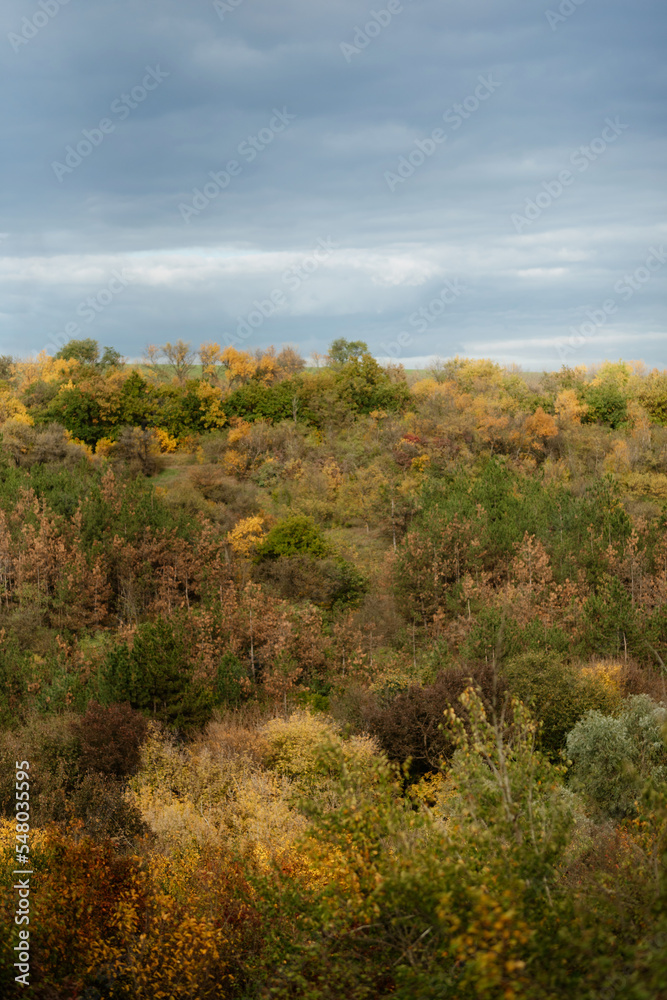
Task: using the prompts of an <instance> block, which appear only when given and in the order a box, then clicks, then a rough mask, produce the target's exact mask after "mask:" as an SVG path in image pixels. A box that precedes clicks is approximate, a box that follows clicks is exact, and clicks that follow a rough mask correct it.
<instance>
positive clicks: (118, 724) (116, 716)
mask: <svg viewBox="0 0 667 1000" xmlns="http://www.w3.org/2000/svg"><path fill="white" fill-rule="evenodd" d="M71 730H72V733H73V734H74V736H75V737H76V738H77V739H78V742H79V746H80V748H81V757H80V766H81V768H82V770H83V771H84V772H94V773H95V774H103V775H108V776H109V777H113V778H118V779H119V780H123V779H125V778H128V777H130V775H132V774H136V772H137V770H138V768H139V764H140V762H141V746H142V743H143V742H144V740H145V739H146V735H147V732H148V723H147V722H146V719H145V718H144V717H143V715H142V714H141V712H137V711H135V710H134V709H133V708H131V707H130V705H129V704H113V705H109V706H103V705H98V704H97V703H96V702H91V704H90V705H89V706H88V709H87V711H86V714H85V715H83V716H82V717H81V718H80V719H75V720H74V721H73V722H72V724H71Z"/></svg>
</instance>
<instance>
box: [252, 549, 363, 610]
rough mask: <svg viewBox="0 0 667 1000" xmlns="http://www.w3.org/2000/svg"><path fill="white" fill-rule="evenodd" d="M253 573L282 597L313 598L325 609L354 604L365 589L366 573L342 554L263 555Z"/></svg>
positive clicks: (352, 605) (311, 599) (289, 598)
mask: <svg viewBox="0 0 667 1000" xmlns="http://www.w3.org/2000/svg"><path fill="white" fill-rule="evenodd" d="M262 548H263V547H262ZM254 575H255V578H256V579H257V580H259V581H261V582H262V583H268V584H270V585H272V586H273V587H275V589H276V591H277V592H278V594H279V595H280V596H281V597H282V598H285V599H287V600H308V601H312V603H313V604H316V605H318V607H321V608H325V609H326V610H333V609H335V608H338V609H340V608H344V607H354V606H355V605H357V604H358V603H359V601H360V600H361V598H362V597H363V595H364V594H365V593H366V592H367V590H368V581H367V580H366V579H365V577H364V576H363V575H362V574H361V573H360V572H359V571H358V570H357V569H356V568H355V567H354V566H353V564H352V563H350V562H348V561H347V560H346V559H341V558H338V559H324V558H321V559H316V558H314V557H313V556H312V555H293V556H286V555H282V556H279V557H278V558H276V559H264V560H263V561H262V562H261V563H260V565H259V566H258V567H257V568H256V570H255V574H254Z"/></svg>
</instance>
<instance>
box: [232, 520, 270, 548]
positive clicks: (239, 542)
mask: <svg viewBox="0 0 667 1000" xmlns="http://www.w3.org/2000/svg"><path fill="white" fill-rule="evenodd" d="M263 537H264V518H263V517H260V516H259V515H255V516H253V517H245V518H243V520H242V521H239V522H238V524H237V525H236V526H235V527H234V528H232V530H231V531H230V532H229V533H228V534H227V541H228V542H229V544H230V545H231V547H232V548H233V550H234V552H236V554H237V555H239V556H245V557H246V558H248V557H249V556H250V555H252V553H253V551H254V550H255V548H256V547H257V545H259V543H260V542H261V540H262V538H263Z"/></svg>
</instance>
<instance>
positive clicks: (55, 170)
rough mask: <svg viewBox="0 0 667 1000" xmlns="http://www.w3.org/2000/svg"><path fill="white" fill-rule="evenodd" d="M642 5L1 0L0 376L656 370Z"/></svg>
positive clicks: (657, 186)
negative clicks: (143, 363)
mask: <svg viewBox="0 0 667 1000" xmlns="http://www.w3.org/2000/svg"><path fill="white" fill-rule="evenodd" d="M666 21H667V8H665V5H664V0H554V2H553V3H552V4H551V6H550V5H549V3H548V2H546V0H545V2H542V0H502V2H500V0H389V2H386V0H377V2H376V3H375V4H373V3H371V2H368V3H366V2H365V0H335V2H329V3H324V2H317V0H216V2H213V0H191V2H189V3H186V2H185V0H114V2H113V3H110V2H108V0H104V2H103V0H67V2H65V3H64V2H63V0H4V3H3V5H2V10H1V11H0V44H1V45H3V46H4V54H3V59H2V61H1V65H2V70H1V72H2V75H3V77H4V79H3V81H2V82H3V95H4V100H3V105H2V115H3V117H4V122H3V139H4V147H5V155H4V157H3V160H2V184H1V186H0V190H1V192H2V201H3V206H2V215H1V217H0V230H1V231H2V235H1V236H0V254H2V258H1V259H0V289H1V295H2V300H1V303H0V353H5V354H14V355H22V356H26V355H27V354H29V353H30V352H37V351H39V350H42V349H46V350H47V351H48V352H49V353H54V352H55V350H56V349H57V347H58V346H59V345H60V344H62V343H63V342H64V341H65V340H67V339H69V336H71V335H75V336H78V337H94V338H95V339H97V340H99V341H100V343H102V344H109V345H113V346H115V347H116V348H118V349H119V350H120V351H121V352H122V353H123V354H125V355H126V356H128V357H140V356H141V354H142V352H143V349H144V347H145V345H146V344H147V343H158V344H159V343H164V342H165V341H167V340H174V339H176V338H178V337H182V338H184V339H186V340H190V341H192V342H193V344H195V345H198V344H199V343H201V342H203V341H210V340H214V341H217V342H218V343H221V344H224V343H235V344H237V345H238V346H241V345H243V346H247V347H258V346H267V345H269V344H272V343H273V344H275V345H276V346H280V344H282V343H287V342H291V343H294V344H297V345H298V346H299V347H300V348H301V350H302V352H303V353H304V354H309V353H310V352H311V351H321V352H324V351H325V350H326V347H327V345H328V344H329V343H330V342H331V340H332V339H333V338H334V337H339V336H343V337H347V338H348V339H363V340H365V341H367V343H368V345H369V347H370V349H371V351H372V352H373V353H374V354H375V355H376V356H378V357H393V358H394V359H396V360H400V361H402V362H403V363H404V364H406V365H407V366H408V367H412V366H415V365H417V364H419V363H420V361H418V360H416V359H421V362H423V361H424V360H425V359H427V358H428V357H429V356H433V355H439V356H441V357H450V356H453V355H455V354H462V355H466V356H470V357H491V358H493V359H495V360H498V361H501V362H503V363H517V364H520V365H521V366H523V367H524V368H526V369H542V368H546V369H554V368H559V367H560V366H561V364H563V363H567V364H592V363H597V362H599V361H601V360H603V359H605V358H611V359H614V360H616V359H618V358H619V357H623V358H625V359H643V360H644V361H645V362H647V363H648V364H649V365H651V366H653V365H658V366H660V367H664V366H665V365H667V323H666V322H665V287H666V279H667V232H666V229H667V225H666V222H665V200H666V185H665V146H666V145H667V143H666V141H665V128H664V118H665V90H666V88H665V78H666V75H667V66H666V61H665V58H664V52H665V30H664V29H665V23H666Z"/></svg>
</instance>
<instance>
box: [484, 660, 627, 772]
mask: <svg viewBox="0 0 667 1000" xmlns="http://www.w3.org/2000/svg"><path fill="white" fill-rule="evenodd" d="M502 673H503V676H504V677H505V679H506V681H507V685H508V687H509V689H510V691H511V692H512V694H514V695H516V696H517V697H518V698H520V699H521V700H522V701H523V702H525V703H526V704H527V705H530V706H531V707H532V709H533V711H534V713H535V715H536V717H537V719H538V720H539V721H540V723H541V729H540V734H539V743H540V746H541V747H542V748H543V749H544V751H545V752H546V753H547V754H548V755H549V757H551V758H552V759H553V760H557V759H558V758H559V756H560V752H561V750H564V749H565V740H566V737H567V734H568V732H569V731H570V730H571V729H572V727H573V726H574V725H575V723H576V722H577V721H578V720H579V719H580V718H581V717H582V715H584V714H585V713H586V712H587V711H589V710H591V709H598V710H603V711H608V710H610V709H611V708H612V703H613V694H612V692H610V691H609V690H608V689H606V688H605V687H604V686H603V685H601V684H599V683H596V682H595V680H594V678H592V677H590V676H585V675H583V674H582V673H581V671H580V670H578V669H577V668H576V667H574V666H571V665H569V664H567V663H563V661H562V660H560V659H559V658H558V657H556V656H554V655H553V654H551V655H549V654H548V653H535V652H528V653H524V654H523V655H521V656H516V657H515V658H514V659H512V660H509V661H507V662H504V663H503V666H502Z"/></svg>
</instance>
